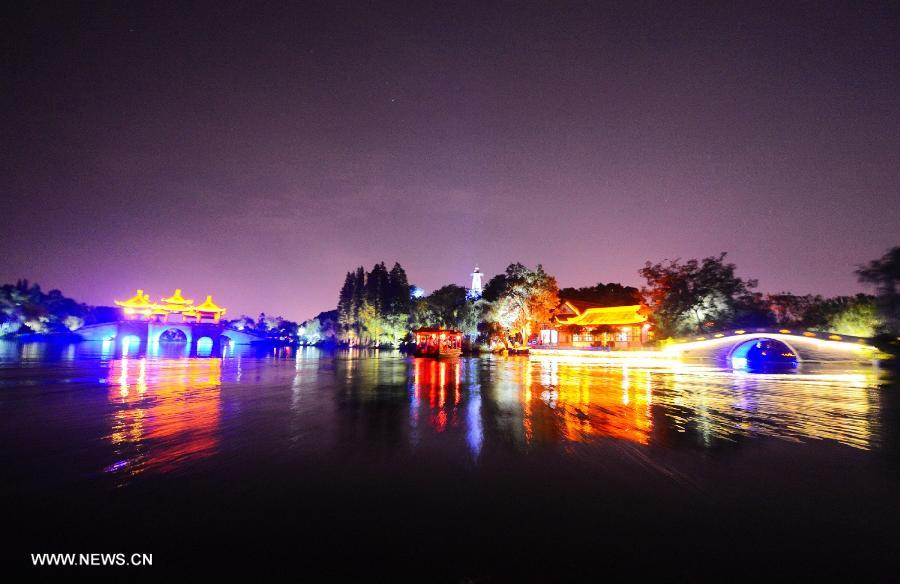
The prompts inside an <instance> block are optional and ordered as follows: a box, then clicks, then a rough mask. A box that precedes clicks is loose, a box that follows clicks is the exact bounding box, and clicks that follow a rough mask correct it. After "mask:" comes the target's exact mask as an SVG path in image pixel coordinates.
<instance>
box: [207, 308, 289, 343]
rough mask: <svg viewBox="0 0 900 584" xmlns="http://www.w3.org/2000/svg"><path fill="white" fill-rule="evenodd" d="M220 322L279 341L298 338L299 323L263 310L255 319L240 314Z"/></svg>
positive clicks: (286, 341)
mask: <svg viewBox="0 0 900 584" xmlns="http://www.w3.org/2000/svg"><path fill="white" fill-rule="evenodd" d="M222 324H224V325H225V326H226V327H227V328H230V329H234V330H236V331H244V332H247V333H251V334H255V335H258V336H260V337H264V338H266V339H268V340H270V341H275V342H279V343H295V342H297V340H298V335H297V329H298V328H299V325H298V324H297V323H296V322H294V321H292V320H288V319H286V318H282V317H281V316H269V315H266V313H265V312H261V313H259V316H258V317H257V318H256V319H254V318H253V317H250V316H247V315H246V314H242V315H241V316H240V317H238V318H236V319H233V320H223V321H222Z"/></svg>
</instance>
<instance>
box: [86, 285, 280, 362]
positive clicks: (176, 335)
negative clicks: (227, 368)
mask: <svg viewBox="0 0 900 584" xmlns="http://www.w3.org/2000/svg"><path fill="white" fill-rule="evenodd" d="M115 303H116V305H118V306H120V307H121V308H122V317H121V318H120V319H119V320H118V321H117V322H108V323H101V324H95V325H89V326H85V327H82V328H80V329H78V334H79V335H80V336H81V338H82V339H84V340H86V341H106V342H110V341H114V342H115V343H116V350H117V352H118V351H123V352H125V353H129V352H132V351H134V352H139V351H146V349H147V348H148V347H150V346H154V345H158V344H159V343H160V342H161V341H164V340H176V341H181V342H184V343H186V344H187V345H186V348H187V352H188V354H190V355H195V354H197V352H198V351H197V350H198V347H199V346H200V345H201V344H203V345H205V348H206V349H208V350H210V351H212V352H218V350H219V349H220V348H221V347H222V345H224V344H232V345H249V344H250V343H253V342H255V341H262V340H265V339H264V338H263V337H261V336H258V335H254V334H251V333H247V332H243V331H236V330H232V329H228V328H225V325H224V324H222V323H221V322H220V320H221V317H222V315H223V314H225V312H226V309H225V308H222V307H221V306H219V305H217V304H216V303H215V302H213V299H212V296H207V297H206V300H205V301H204V302H202V303H201V304H196V305H195V304H194V301H193V300H192V299H190V298H185V297H184V296H183V295H182V294H181V290H180V289H176V290H175V293H174V294H172V295H171V296H169V297H167V298H162V299H161V300H160V301H159V302H153V301H151V300H150V296H149V295H148V294H144V291H143V290H138V291H137V294H135V295H134V296H133V297H131V298H129V299H128V300H116V301H115ZM123 345H124V347H123Z"/></svg>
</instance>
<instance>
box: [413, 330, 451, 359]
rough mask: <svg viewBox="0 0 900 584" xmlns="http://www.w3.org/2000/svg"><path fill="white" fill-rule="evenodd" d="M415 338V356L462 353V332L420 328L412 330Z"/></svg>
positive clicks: (447, 355) (448, 355) (442, 355)
mask: <svg viewBox="0 0 900 584" xmlns="http://www.w3.org/2000/svg"><path fill="white" fill-rule="evenodd" d="M413 335H415V340H416V348H415V355H416V356H417V357H458V356H459V355H460V354H462V332H460V331H455V330H449V329H441V328H421V329H418V330H415V331H413Z"/></svg>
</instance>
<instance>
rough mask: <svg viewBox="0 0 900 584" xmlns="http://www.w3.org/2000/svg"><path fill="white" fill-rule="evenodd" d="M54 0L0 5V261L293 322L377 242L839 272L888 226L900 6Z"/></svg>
mask: <svg viewBox="0 0 900 584" xmlns="http://www.w3.org/2000/svg"><path fill="white" fill-rule="evenodd" d="M23 4H24V3H23ZM70 4H72V3H66V4H65V5H63V6H57V7H40V8H34V7H32V8H27V7H23V8H20V9H19V10H20V11H21V12H19V13H16V14H12V13H9V12H6V13H5V14H4V17H3V18H2V19H0V20H3V22H4V24H2V25H0V26H2V27H3V28H4V30H3V35H2V39H0V44H2V47H3V60H2V61H3V80H4V83H3V91H2V94H0V100H2V116H3V117H2V129H0V132H2V135H3V140H2V145H3V151H2V160H0V188H2V227H0V253H2V255H0V281H2V282H12V281H15V280H16V279H17V278H21V277H27V278H29V279H31V280H32V281H37V282H39V283H40V284H41V285H42V286H43V287H44V288H45V289H49V288H59V289H61V290H62V291H63V292H64V293H66V294H67V295H69V296H72V297H75V298H77V299H79V300H82V301H86V302H88V303H92V304H109V303H111V301H112V299H113V298H124V297H128V296H131V295H132V294H133V291H134V289H135V288H144V289H145V290H147V291H149V292H150V293H151V294H152V295H154V296H156V295H159V294H162V293H168V292H170V291H171V290H172V289H173V288H175V287H176V286H177V287H180V288H183V289H184V290H185V292H186V293H188V294H189V295H191V296H192V297H194V298H195V299H197V300H198V301H200V300H202V299H203V295H205V294H207V293H213V294H214V296H215V299H216V300H217V301H218V302H219V303H220V304H222V305H224V306H227V307H229V316H237V315H238V314H240V313H241V312H246V313H249V314H256V313H258V312H260V311H266V312H267V313H274V314H283V315H284V316H285V317H288V318H291V319H294V320H302V319H304V318H308V317H311V316H313V315H314V314H315V313H317V312H319V311H321V310H326V309H330V308H333V307H334V306H335V305H336V302H337V292H338V289H339V288H340V285H341V283H342V282H343V278H344V274H345V273H346V272H347V270H349V269H352V268H353V267H355V266H357V265H360V264H364V265H365V266H366V267H367V268H369V267H371V265H372V264H373V263H375V262H377V261H380V260H384V261H385V262H386V263H387V264H388V267H390V265H391V264H392V263H393V262H394V261H395V260H397V261H400V262H401V264H403V266H404V267H405V268H406V269H407V272H408V274H409V277H410V281H411V282H412V283H415V284H417V285H419V286H422V287H424V288H425V289H426V290H432V289H434V288H436V287H438V286H440V285H443V284H446V283H451V282H453V283H457V284H461V285H462V284H466V282H467V279H468V274H469V272H470V271H471V269H472V268H473V267H474V265H475V264H476V263H478V264H479V265H480V266H481V268H482V271H484V272H486V273H487V274H488V275H489V276H490V275H492V274H494V273H497V272H499V271H502V270H503V269H504V268H505V266H506V265H507V264H508V263H510V262H512V261H521V262H523V263H526V264H529V265H533V264H536V263H539V262H540V263H543V265H544V267H545V268H546V269H547V270H548V271H549V272H550V273H552V274H554V275H556V277H557V279H558V281H559V283H560V285H561V286H573V285H575V286H577V285H590V284H593V283H596V282H598V281H602V282H609V281H618V282H623V283H626V284H632V285H639V284H640V283H641V280H640V278H639V276H638V275H637V270H638V269H639V268H640V267H641V266H642V265H643V264H644V262H645V261H646V260H654V261H657V260H661V259H663V258H667V257H668V258H675V257H682V258H690V257H703V256H707V255H713V254H717V253H718V252H720V251H728V252H729V257H730V258H731V259H732V260H733V261H734V262H735V263H737V265H738V268H739V274H740V275H742V276H745V277H756V278H758V279H759V282H760V290H762V291H766V292H779V291H783V290H788V291H793V292H796V293H808V292H816V293H823V294H829V295H830V294H844V293H855V292H857V291H860V290H862V288H860V287H859V285H858V284H857V283H856V279H855V276H854V275H853V269H854V266H855V264H859V263H862V262H865V261H868V260H870V259H873V258H875V257H878V256H880V255H882V254H883V253H884V252H885V251H886V250H887V249H888V248H889V247H890V246H892V245H897V244H898V243H900V99H898V98H900V68H898V56H900V25H898V22H900V10H898V6H900V5H898V4H897V3H896V2H884V3H865V2H848V3H846V4H830V3H821V2H810V3H799V2H775V3H771V4H768V3H765V4H763V3H731V2H719V3H709V4H703V3H684V4H682V3H671V2H665V3H660V4H658V5H654V4H651V3H644V2H623V3H622V4H620V5H618V6H615V5H612V4H604V5H603V6H588V5H580V4H579V5H575V4H571V5H564V4H562V3H557V2H553V3H550V2H548V3H546V4H532V3H507V4H503V5H492V6H491V7H488V6H487V3H484V2H477V3H473V4H469V5H462V4H458V3H449V2H448V3H441V5H440V6H436V4H437V3H432V2H415V3H410V4H408V5H400V4H397V3H379V2H366V3H364V2H358V3H351V4H346V5H343V4H341V3H337V2H331V1H329V2H322V3H307V4H304V5H303V6H302V7H294V8H293V9H291V10H290V11H289V12H287V11H285V10H284V9H283V8H276V7H269V8H260V7H258V6H254V7H252V8H240V9H234V8H228V7H227V3H224V2H216V3H210V4H208V5H205V6H203V5H201V4H199V3H184V4H185V6H176V5H174V4H173V5H168V6H167V5H165V4H163V3H156V2H153V3H151V2H146V3H134V2H111V3H109V4H108V5H105V7H104V4H102V3H96V4H94V3H91V5H90V6H88V5H87V3H85V4H84V6H83V7H82V8H81V9H79V8H76V7H73V6H71V5H70ZM187 4H190V6H187ZM675 4H681V5H680V6H675ZM732 4H740V6H732ZM6 10H7V11H8V10H9V9H8V8H7V9H6Z"/></svg>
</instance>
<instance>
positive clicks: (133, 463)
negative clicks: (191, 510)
mask: <svg viewBox="0 0 900 584" xmlns="http://www.w3.org/2000/svg"><path fill="white" fill-rule="evenodd" d="M221 382H222V361H221V359H171V360H156V359H147V358H140V359H128V358H127V357H126V358H122V359H117V360H114V361H112V362H111V363H110V368H109V377H108V378H107V383H108V385H109V401H110V403H111V404H112V405H113V406H114V408H113V412H112V420H111V431H110V434H109V436H108V439H109V442H110V443H111V444H112V445H113V447H114V453H115V458H116V460H115V462H114V463H113V464H111V465H110V466H109V467H108V468H107V471H108V472H116V473H124V474H125V475H136V474H139V473H141V472H144V471H147V470H150V469H153V470H157V471H160V472H168V471H171V470H174V469H176V468H177V467H178V466H180V465H181V464H183V463H185V462H187V461H190V460H195V459H197V458H203V457H208V456H211V455H213V454H215V452H216V448H217V446H218V437H217V430H218V426H219V417H220V414H219V409H220V408H219V401H220V396H219V386H220V385H221Z"/></svg>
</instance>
